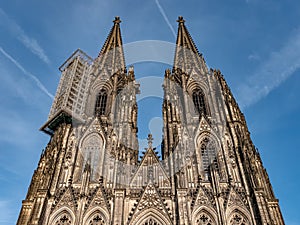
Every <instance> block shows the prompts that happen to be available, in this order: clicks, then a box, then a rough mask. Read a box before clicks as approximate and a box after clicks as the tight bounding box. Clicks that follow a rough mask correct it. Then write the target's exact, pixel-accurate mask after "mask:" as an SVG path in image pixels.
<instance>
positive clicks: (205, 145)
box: [195, 132, 221, 179]
mask: <svg viewBox="0 0 300 225" xmlns="http://www.w3.org/2000/svg"><path fill="white" fill-rule="evenodd" d="M195 142H196V143H195V144H196V152H195V154H196V159H197V164H198V171H199V172H200V174H202V176H204V178H205V177H206V178H205V179H207V178H208V177H207V176H208V167H209V166H211V165H213V164H214V166H215V168H216V169H217V170H218V169H219V168H218V167H219V162H218V155H219V151H220V150H221V145H220V142H219V141H218V139H217V138H216V136H215V135H214V134H212V133H208V132H202V133H201V134H199V136H198V137H197V136H196V139H195Z"/></svg>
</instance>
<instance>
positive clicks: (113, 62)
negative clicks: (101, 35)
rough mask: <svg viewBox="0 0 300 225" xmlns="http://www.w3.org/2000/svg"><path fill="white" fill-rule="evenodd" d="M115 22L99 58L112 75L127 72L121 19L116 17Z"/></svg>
mask: <svg viewBox="0 0 300 225" xmlns="http://www.w3.org/2000/svg"><path fill="white" fill-rule="evenodd" d="M113 22H114V25H113V27H112V28H111V30H110V32H109V34H108V36H107V38H106V41H105V43H104V45H103V47H102V49H101V51H100V53H99V55H98V58H97V60H98V62H99V63H100V65H103V66H104V67H105V68H106V69H109V70H111V72H112V74H114V73H115V72H117V71H119V70H125V67H126V66H125V58H124V50H123V43H122V36H121V29H120V23H121V20H120V17H118V16H116V17H115V19H114V21H113ZM112 74H111V75H112Z"/></svg>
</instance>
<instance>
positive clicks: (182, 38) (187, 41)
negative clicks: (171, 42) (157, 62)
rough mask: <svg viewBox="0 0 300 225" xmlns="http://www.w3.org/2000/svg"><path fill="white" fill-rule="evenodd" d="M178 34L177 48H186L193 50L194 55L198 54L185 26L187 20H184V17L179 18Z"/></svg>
mask: <svg viewBox="0 0 300 225" xmlns="http://www.w3.org/2000/svg"><path fill="white" fill-rule="evenodd" d="M177 22H178V33H177V40H176V47H177V48H178V47H179V46H180V47H185V48H188V49H190V50H192V51H193V52H194V53H198V54H199V52H198V49H197V47H196V45H195V43H194V41H193V39H192V37H191V35H190V33H189V31H188V30H187V28H186V26H185V24H184V23H185V20H184V19H183V17H182V16H179V17H178V20H177Z"/></svg>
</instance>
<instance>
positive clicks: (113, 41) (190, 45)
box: [98, 16, 204, 72]
mask: <svg viewBox="0 0 300 225" xmlns="http://www.w3.org/2000/svg"><path fill="white" fill-rule="evenodd" d="M177 22H178V32H177V40H176V50H175V57H174V67H175V68H180V69H181V70H183V71H185V70H186V67H187V66H186V63H185V61H189V62H190V61H194V62H195V60H196V61H199V60H200V61H201V62H202V63H203V61H204V60H203V58H202V55H201V54H200V53H199V51H198V49H197V47H196V45H195V43H194V41H193V39H192V37H191V35H190V33H189V32H188V30H187V28H186V26H185V24H184V23H185V20H184V19H183V17H182V16H179V17H178V20H177ZM113 23H114V25H113V27H112V28H111V30H110V32H109V35H108V37H107V39H106V41H105V43H104V45H103V47H102V49H101V51H100V53H99V55H98V58H99V59H101V58H102V60H101V61H106V63H104V64H106V66H107V65H110V66H112V65H114V66H113V67H114V69H113V72H116V71H118V70H122V69H124V70H125V68H126V64H125V57H124V50H123V43H122V36H121V29H120V23H121V20H120V17H115V19H114V21H113ZM190 57H191V58H192V60H191V59H190ZM195 63H196V62H195ZM186 72H187V71H186Z"/></svg>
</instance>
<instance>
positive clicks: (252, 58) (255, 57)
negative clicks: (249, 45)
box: [248, 53, 260, 61]
mask: <svg viewBox="0 0 300 225" xmlns="http://www.w3.org/2000/svg"><path fill="white" fill-rule="evenodd" d="M248 59H249V60H253V61H256V60H260V56H259V55H258V54H257V53H251V54H250V55H248Z"/></svg>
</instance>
